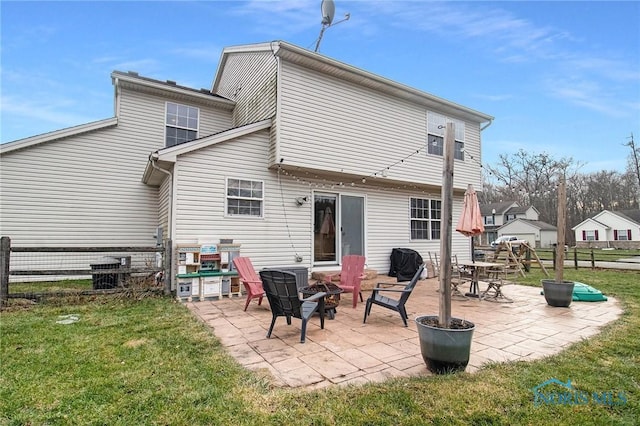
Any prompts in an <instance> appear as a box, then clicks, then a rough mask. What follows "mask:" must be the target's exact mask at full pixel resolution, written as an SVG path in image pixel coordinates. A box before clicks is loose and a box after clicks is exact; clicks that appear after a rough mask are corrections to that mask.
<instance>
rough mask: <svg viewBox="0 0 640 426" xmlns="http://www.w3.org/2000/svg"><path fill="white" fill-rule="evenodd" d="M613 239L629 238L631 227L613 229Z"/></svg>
mask: <svg viewBox="0 0 640 426" xmlns="http://www.w3.org/2000/svg"><path fill="white" fill-rule="evenodd" d="M613 239H614V240H616V241H629V240H631V229H615V230H614V231H613Z"/></svg>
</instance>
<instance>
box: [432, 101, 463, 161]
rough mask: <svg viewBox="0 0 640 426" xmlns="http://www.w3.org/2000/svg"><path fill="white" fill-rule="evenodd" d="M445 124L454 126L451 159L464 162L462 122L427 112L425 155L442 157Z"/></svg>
mask: <svg viewBox="0 0 640 426" xmlns="http://www.w3.org/2000/svg"><path fill="white" fill-rule="evenodd" d="M447 123H453V124H455V136H454V139H455V150H454V153H453V158H455V159H456V160H462V161H464V133H465V132H464V121H460V120H454V119H451V118H447V117H445V116H444V115H440V114H436V113H435V112H427V153H428V154H433V155H439V156H442V155H444V130H445V127H446V125H447Z"/></svg>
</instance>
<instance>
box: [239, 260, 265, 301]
mask: <svg viewBox="0 0 640 426" xmlns="http://www.w3.org/2000/svg"><path fill="white" fill-rule="evenodd" d="M233 264H234V265H235V267H236V270H237V271H238V273H239V274H240V282H241V283H242V284H243V285H244V289H245V290H246V292H247V303H245V304H244V310H245V311H246V310H247V307H248V306H249V302H251V299H258V305H261V304H262V298H263V297H264V288H262V280H261V279H260V276H259V275H258V274H256V270H255V269H253V264H252V263H251V259H250V258H248V257H234V258H233Z"/></svg>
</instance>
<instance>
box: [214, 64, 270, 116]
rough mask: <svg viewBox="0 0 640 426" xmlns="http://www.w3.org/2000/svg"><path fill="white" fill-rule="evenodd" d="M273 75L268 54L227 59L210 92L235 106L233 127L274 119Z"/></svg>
mask: <svg viewBox="0 0 640 426" xmlns="http://www.w3.org/2000/svg"><path fill="white" fill-rule="evenodd" d="M276 71H277V62H276V59H275V57H274V56H273V55H272V54H271V52H258V53H246V54H232V55H229V57H228V58H227V61H226V63H225V65H224V70H223V72H222V76H221V78H220V81H219V84H218V86H217V87H216V88H214V90H215V91H216V94H218V95H220V96H223V97H225V98H227V99H231V100H233V101H235V102H236V108H235V110H234V113H233V125H234V127H238V126H242V125H245V124H250V123H255V122H257V121H260V120H264V119H267V118H271V117H273V116H274V115H275V112H276V90H277V85H276V75H277V74H276Z"/></svg>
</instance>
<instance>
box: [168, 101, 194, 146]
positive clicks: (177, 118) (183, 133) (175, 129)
mask: <svg viewBox="0 0 640 426" xmlns="http://www.w3.org/2000/svg"><path fill="white" fill-rule="evenodd" d="M165 117H166V120H165V126H166V127H165V133H166V136H165V145H166V146H168V147H169V146H174V145H178V144H181V143H184V142H189V141H192V140H194V139H197V138H198V122H199V121H200V110H199V109H198V108H195V107H191V106H188V105H181V104H176V103H173V102H167V110H166V114H165Z"/></svg>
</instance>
